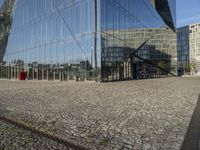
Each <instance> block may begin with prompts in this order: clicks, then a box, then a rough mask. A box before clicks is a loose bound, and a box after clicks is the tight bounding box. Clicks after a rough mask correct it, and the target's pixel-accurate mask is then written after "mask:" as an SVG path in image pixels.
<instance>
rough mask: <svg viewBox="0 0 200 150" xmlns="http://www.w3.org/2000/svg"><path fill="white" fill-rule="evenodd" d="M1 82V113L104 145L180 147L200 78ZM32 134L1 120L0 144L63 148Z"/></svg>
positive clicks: (154, 149)
mask: <svg viewBox="0 0 200 150" xmlns="http://www.w3.org/2000/svg"><path fill="white" fill-rule="evenodd" d="M0 85H1V86H0V113H1V115H4V116H6V117H9V118H12V119H15V120H18V121H20V122H25V123H26V124H28V125H30V126H32V127H34V128H37V129H40V130H43V131H45V132H49V133H52V134H54V135H57V136H59V137H63V138H65V139H67V140H69V141H74V142H75V143H77V144H81V145H84V146H87V147H88V148H91V149H105V150H110V149H116V150H117V149H124V150H126V149H128V150H148V149H150V150H158V149H160V150H179V149H180V147H181V145H182V143H183V140H184V137H185V136H186V133H187V129H188V128H189V124H190V122H191V118H192V116H193V112H194V110H195V107H196V103H197V100H198V96H199V91H200V90H199V89H200V79H199V78H167V79H150V80H138V81H128V82H126V81H125V82H115V83H104V84H97V83H71V82H45V81H43V82H41V81H40V82H39V81H25V82H20V81H0ZM72 89H73V90H72ZM19 135H21V136H20V137H19ZM33 136H34V137H35V138H36V139H32V138H31V137H32V136H31V133H29V132H27V131H26V132H24V131H23V130H22V131H21V130H20V129H16V127H13V126H10V125H9V124H5V123H3V122H0V149H4V148H7V149H8V150H9V149H10V150H13V149H19V147H20V148H22V149H23V148H24V149H25V148H27V149H29V148H30V149H31V148H37V147H38V145H40V146H41V147H42V146H44V147H45V146H46V147H51V146H52V147H55V149H56V147H57V149H59V147H61V148H60V149H62V148H63V149H64V147H62V145H56V143H53V142H51V141H48V140H47V139H43V138H40V137H38V136H37V135H33ZM38 142H39V143H38ZM23 143H25V144H23ZM17 145H18V147H17ZM52 149H54V148H52Z"/></svg>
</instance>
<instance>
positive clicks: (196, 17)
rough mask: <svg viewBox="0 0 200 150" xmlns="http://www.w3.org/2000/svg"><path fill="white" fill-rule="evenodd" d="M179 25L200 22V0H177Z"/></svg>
mask: <svg viewBox="0 0 200 150" xmlns="http://www.w3.org/2000/svg"><path fill="white" fill-rule="evenodd" d="M176 2H177V4H176V5H177V6H176V7H177V27H182V26H185V25H188V24H192V23H197V22H200V0H176Z"/></svg>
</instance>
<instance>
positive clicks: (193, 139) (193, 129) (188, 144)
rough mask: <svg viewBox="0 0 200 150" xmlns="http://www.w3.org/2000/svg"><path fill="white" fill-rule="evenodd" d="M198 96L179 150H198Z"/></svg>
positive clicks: (199, 106) (199, 116)
mask: <svg viewBox="0 0 200 150" xmlns="http://www.w3.org/2000/svg"><path fill="white" fill-rule="evenodd" d="M199 142H200V95H199V98H198V101H197V105H196V108H195V110H194V112H193V115H192V119H191V121H190V125H189V127H188V130H187V133H186V136H185V139H184V141H183V144H182V147H181V150H200V145H199V144H200V143H199Z"/></svg>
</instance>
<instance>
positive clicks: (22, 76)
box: [18, 72, 27, 80]
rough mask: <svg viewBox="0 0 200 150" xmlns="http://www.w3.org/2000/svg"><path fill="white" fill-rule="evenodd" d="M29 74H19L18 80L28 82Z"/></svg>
mask: <svg viewBox="0 0 200 150" xmlns="http://www.w3.org/2000/svg"><path fill="white" fill-rule="evenodd" d="M26 77H27V73H26V72H19V75H18V78H19V80H26Z"/></svg>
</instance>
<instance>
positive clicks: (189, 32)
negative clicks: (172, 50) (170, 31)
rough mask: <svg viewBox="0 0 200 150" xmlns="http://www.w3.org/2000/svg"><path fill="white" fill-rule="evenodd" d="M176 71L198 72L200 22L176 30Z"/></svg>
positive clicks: (180, 73) (199, 63) (185, 72)
mask: <svg viewBox="0 0 200 150" xmlns="http://www.w3.org/2000/svg"><path fill="white" fill-rule="evenodd" d="M177 53H178V73H179V75H184V74H194V75H195V74H196V75H199V74H200V23H196V24H192V25H188V26H185V27H182V28H179V29H178V31H177Z"/></svg>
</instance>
